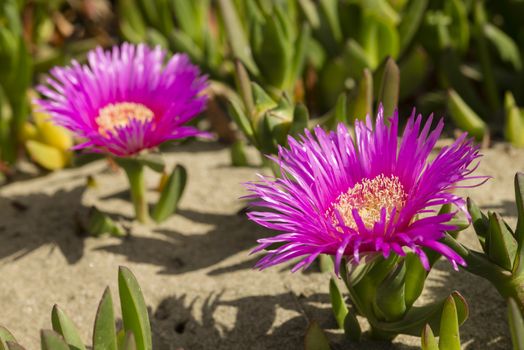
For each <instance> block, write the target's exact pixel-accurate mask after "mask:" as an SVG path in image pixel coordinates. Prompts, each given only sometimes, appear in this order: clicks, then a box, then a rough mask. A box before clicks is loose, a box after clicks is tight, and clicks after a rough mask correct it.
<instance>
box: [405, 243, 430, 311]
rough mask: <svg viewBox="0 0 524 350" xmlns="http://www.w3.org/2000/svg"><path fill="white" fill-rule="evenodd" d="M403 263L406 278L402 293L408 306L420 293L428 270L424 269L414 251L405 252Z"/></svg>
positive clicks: (408, 306)
mask: <svg viewBox="0 0 524 350" xmlns="http://www.w3.org/2000/svg"><path fill="white" fill-rule="evenodd" d="M405 264H406V279H405V287H404V289H405V291H404V295H405V302H406V307H407V308H410V307H411V306H412V305H413V303H415V301H416V300H417V299H418V297H419V296H420V294H422V290H423V289H424V283H425V282H426V277H427V276H428V272H427V271H426V269H424V266H422V263H421V262H420V258H419V257H418V256H417V255H416V254H414V253H408V254H406V258H405Z"/></svg>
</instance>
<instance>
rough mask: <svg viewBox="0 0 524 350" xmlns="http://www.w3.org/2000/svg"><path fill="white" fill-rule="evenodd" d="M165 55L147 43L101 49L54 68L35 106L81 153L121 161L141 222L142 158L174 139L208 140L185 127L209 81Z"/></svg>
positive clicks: (178, 56) (183, 58) (197, 109)
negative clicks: (73, 137)
mask: <svg viewBox="0 0 524 350" xmlns="http://www.w3.org/2000/svg"><path fill="white" fill-rule="evenodd" d="M166 56H167V52H166V51H165V50H164V49H161V48H160V47H155V48H149V47H148V46H146V45H144V44H140V45H132V44H128V43H124V44H122V45H121V46H115V47H113V48H112V49H111V50H108V51H104V50H103V49H102V48H100V47H98V48H96V49H94V50H92V51H90V52H89V53H88V54H87V64H85V65H81V64H80V63H78V62H76V61H73V62H72V63H71V65H70V66H68V67H55V68H53V69H52V70H51V72H50V73H51V77H49V78H48V79H47V81H46V82H47V84H44V85H41V86H39V87H38V91H39V92H40V93H41V94H42V95H43V96H45V97H46V99H40V100H38V101H37V103H38V104H39V105H40V106H41V108H42V110H43V111H45V112H47V113H49V114H50V115H51V116H52V118H53V121H54V122H55V123H56V124H58V125H61V126H63V127H65V128H67V129H69V130H71V131H72V132H73V133H74V134H75V135H76V136H77V137H78V138H80V139H82V140H84V142H82V143H81V144H80V145H78V146H76V149H89V150H91V151H94V152H103V153H107V154H110V155H113V156H114V157H117V158H118V159H120V160H122V162H121V164H122V165H123V167H124V169H125V170H126V173H127V175H128V177H129V180H130V184H131V192H132V197H133V200H134V203H135V209H136V214H137V218H138V219H139V220H141V221H145V220H146V218H147V205H146V203H145V200H144V197H143V195H144V193H143V192H144V189H143V186H144V185H143V165H142V163H140V162H136V161H134V160H135V159H136V157H137V155H138V154H139V153H142V152H143V151H146V150H150V149H153V148H155V147H157V146H158V145H160V144H161V143H163V142H165V141H168V140H174V139H181V138H185V137H189V136H199V135H200V136H202V135H204V133H203V132H201V131H199V130H198V129H196V128H194V127H191V126H185V125H184V124H185V123H186V122H188V121H190V120H191V119H192V118H194V117H195V116H196V115H197V114H198V113H199V112H201V111H202V110H203V109H204V106H205V103H206V96H205V94H204V93H203V90H204V89H205V88H206V84H207V83H206V77H205V76H202V75H200V70H199V69H198V67H196V66H195V65H193V64H191V62H190V61H189V58H188V57H187V56H186V55H184V54H176V55H174V56H172V57H171V58H169V59H168V60H167V62H166Z"/></svg>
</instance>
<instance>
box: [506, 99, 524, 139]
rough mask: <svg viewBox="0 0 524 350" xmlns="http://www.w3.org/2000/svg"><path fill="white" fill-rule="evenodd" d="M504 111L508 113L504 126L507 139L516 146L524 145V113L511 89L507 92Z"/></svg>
mask: <svg viewBox="0 0 524 350" xmlns="http://www.w3.org/2000/svg"><path fill="white" fill-rule="evenodd" d="M504 113H505V115H506V123H505V126H504V131H505V136H506V139H507V140H508V141H509V142H511V143H512V144H513V145H514V146H517V147H524V113H521V111H520V110H519V108H518V106H517V104H516V102H515V98H514V97H513V94H512V93H511V92H510V91H507V92H506V95H505V98H504Z"/></svg>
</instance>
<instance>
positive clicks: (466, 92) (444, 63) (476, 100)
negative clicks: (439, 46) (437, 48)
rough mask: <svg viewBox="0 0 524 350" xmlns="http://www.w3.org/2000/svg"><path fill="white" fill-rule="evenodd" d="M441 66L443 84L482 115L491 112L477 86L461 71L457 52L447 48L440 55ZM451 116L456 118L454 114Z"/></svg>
mask: <svg viewBox="0 0 524 350" xmlns="http://www.w3.org/2000/svg"><path fill="white" fill-rule="evenodd" d="M439 66H440V73H441V76H440V78H441V83H442V85H444V87H446V88H449V89H453V90H454V91H456V92H457V93H458V95H460V98H461V99H462V100H463V101H464V103H465V104H467V105H468V106H470V107H471V109H473V110H474V111H475V112H476V113H479V114H482V113H483V114H482V117H486V116H488V114H489V113H486V111H487V107H486V105H485V103H484V101H483V100H482V99H481V98H480V97H479V96H478V95H477V92H476V89H475V86H473V84H472V82H471V81H470V80H468V79H467V78H466V77H465V76H464V74H462V72H461V61H460V59H459V56H458V54H457V52H456V51H454V50H452V49H446V50H445V51H444V52H443V53H442V54H441V56H440V65H439ZM451 117H452V118H454V116H453V115H452V116H451ZM459 127H460V126H459ZM464 130H466V129H464ZM467 131H469V130H467ZM473 136H475V135H473Z"/></svg>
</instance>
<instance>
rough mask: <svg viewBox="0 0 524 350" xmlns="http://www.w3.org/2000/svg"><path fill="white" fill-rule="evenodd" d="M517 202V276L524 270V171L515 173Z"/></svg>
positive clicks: (515, 271)
mask: <svg viewBox="0 0 524 350" xmlns="http://www.w3.org/2000/svg"><path fill="white" fill-rule="evenodd" d="M514 183H515V202H516V204H517V228H516V229H515V238H516V240H517V245H518V253H517V257H516V259H515V264H514V266H513V271H514V273H515V274H516V275H517V276H520V275H521V274H522V273H523V272H524V173H520V172H518V173H516V174H515V182H514Z"/></svg>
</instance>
